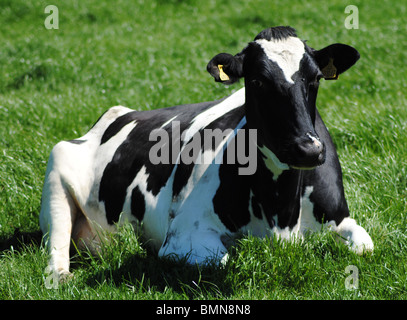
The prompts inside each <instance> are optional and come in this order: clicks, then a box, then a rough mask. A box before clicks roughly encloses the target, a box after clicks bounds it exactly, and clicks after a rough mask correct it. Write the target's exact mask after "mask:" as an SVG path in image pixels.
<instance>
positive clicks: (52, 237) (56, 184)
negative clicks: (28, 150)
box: [40, 170, 78, 281]
mask: <svg viewBox="0 0 407 320" xmlns="http://www.w3.org/2000/svg"><path fill="white" fill-rule="evenodd" d="M77 212H78V210H77V207H76V205H75V201H74V199H73V198H72V196H71V195H70V192H69V190H68V189H67V187H66V186H64V185H63V182H62V181H61V177H60V175H59V173H58V172H55V171H53V170H51V171H50V172H49V174H48V175H47V177H46V181H45V184H44V189H43V194H42V205H41V212H40V226H41V230H42V232H43V234H44V238H45V240H46V244H47V247H48V251H49V254H50V259H49V267H50V269H51V270H50V272H55V273H56V274H57V275H58V279H59V280H60V281H61V280H63V279H65V278H67V277H68V276H69V275H70V273H69V248H70V243H71V233H72V225H73V221H75V218H76V214H77Z"/></svg>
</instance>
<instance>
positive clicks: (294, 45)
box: [256, 37, 305, 83]
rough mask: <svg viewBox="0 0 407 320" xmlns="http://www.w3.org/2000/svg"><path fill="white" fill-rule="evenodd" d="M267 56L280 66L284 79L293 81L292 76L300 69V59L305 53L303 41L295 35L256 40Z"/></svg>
mask: <svg viewBox="0 0 407 320" xmlns="http://www.w3.org/2000/svg"><path fill="white" fill-rule="evenodd" d="M256 43H258V44H259V45H260V46H261V47H262V48H263V50H264V52H265V53H266V55H267V57H268V58H269V59H270V60H272V61H273V62H275V63H277V65H278V66H279V67H280V68H281V70H282V71H283V73H284V76H285V78H286V80H287V81H288V82H290V83H294V81H293V80H292V76H293V75H294V73H295V72H297V71H298V70H299V69H300V61H301V59H302V57H303V55H304V53H305V46H304V43H303V42H302V41H301V40H300V39H299V38H297V37H288V38H287V39H283V40H275V39H272V40H270V41H269V40H266V39H259V40H256Z"/></svg>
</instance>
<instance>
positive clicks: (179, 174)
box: [173, 106, 244, 197]
mask: <svg viewBox="0 0 407 320" xmlns="http://www.w3.org/2000/svg"><path fill="white" fill-rule="evenodd" d="M243 117H244V106H241V107H239V108H236V109H233V110H231V111H229V112H227V113H225V114H224V115H223V116H222V117H219V118H217V119H215V120H214V121H213V122H211V123H210V124H208V125H207V126H206V127H205V128H202V129H200V130H199V131H198V132H197V133H196V134H197V135H198V134H199V135H200V141H201V150H207V149H208V148H211V149H212V150H215V149H216V148H217V147H218V146H217V145H215V139H212V142H211V143H210V144H206V145H205V139H207V138H206V137H205V129H210V130H214V129H219V130H221V131H222V132H225V131H226V129H232V130H233V129H234V128H236V127H237V125H238V124H239V122H240V121H241V120H242V118H243ZM191 141H193V139H191ZM194 166H195V165H194V163H191V164H185V163H182V162H181V163H179V164H178V166H177V169H176V171H175V176H174V184H173V197H177V196H178V195H179V193H180V192H181V190H182V189H183V188H184V187H185V186H186V184H187V183H188V180H189V178H190V177H191V174H192V170H193V168H194Z"/></svg>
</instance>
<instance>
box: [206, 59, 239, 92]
mask: <svg viewBox="0 0 407 320" xmlns="http://www.w3.org/2000/svg"><path fill="white" fill-rule="evenodd" d="M206 70H208V72H209V73H210V74H211V75H212V77H214V78H215V81H217V82H222V83H224V84H232V83H235V82H236V81H238V80H239V79H240V78H241V77H243V54H237V55H235V56H232V55H231V54H229V53H219V54H218V55H216V56H214V57H213V59H212V60H211V61H209V63H208V65H207V67H206Z"/></svg>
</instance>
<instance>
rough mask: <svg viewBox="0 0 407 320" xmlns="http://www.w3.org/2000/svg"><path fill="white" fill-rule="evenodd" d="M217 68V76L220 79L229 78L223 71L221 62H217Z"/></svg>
mask: <svg viewBox="0 0 407 320" xmlns="http://www.w3.org/2000/svg"><path fill="white" fill-rule="evenodd" d="M218 69H219V78H220V80H222V81H228V80H230V78H229V76H228V75H227V74H226V73H225V71H223V64H218Z"/></svg>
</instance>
